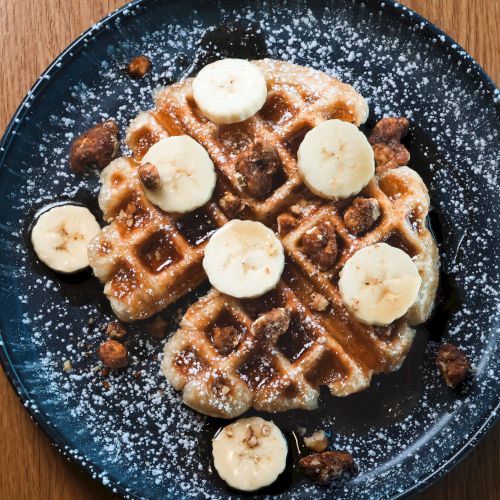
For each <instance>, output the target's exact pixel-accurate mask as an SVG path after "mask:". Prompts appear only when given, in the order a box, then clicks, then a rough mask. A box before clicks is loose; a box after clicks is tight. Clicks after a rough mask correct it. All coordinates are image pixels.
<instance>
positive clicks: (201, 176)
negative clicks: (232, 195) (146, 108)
mask: <svg viewBox="0 0 500 500" xmlns="http://www.w3.org/2000/svg"><path fill="white" fill-rule="evenodd" d="M146 163H149V164H151V165H153V166H154V167H156V170H157V175H158V176H159V182H158V183H157V184H158V185H157V187H156V188H155V189H149V188H147V187H146V185H145V186H144V191H145V193H146V196H147V197H148V199H149V200H150V201H151V203H153V204H154V205H156V206H158V207H159V208H161V209H162V210H164V211H165V212H179V213H184V212H190V211H192V210H195V209H196V208H198V207H201V206H202V205H204V204H205V203H207V202H208V200H210V198H211V196H212V193H213V191H214V188H215V181H216V175H215V169H214V164H213V162H212V160H211V159H210V156H208V153H207V151H206V150H205V148H204V147H203V146H201V145H200V144H198V143H197V142H196V141H195V140H194V139H192V138H191V137H189V136H188V135H179V136H174V137H167V138H165V139H162V140H160V141H158V142H157V143H156V144H153V146H151V148H150V149H149V150H148V152H147V153H146V154H145V155H144V158H143V159H142V164H143V165H144V164H146Z"/></svg>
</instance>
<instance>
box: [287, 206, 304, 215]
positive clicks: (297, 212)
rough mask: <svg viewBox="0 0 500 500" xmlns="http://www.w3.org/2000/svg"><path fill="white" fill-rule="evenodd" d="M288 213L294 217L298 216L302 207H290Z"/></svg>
mask: <svg viewBox="0 0 500 500" xmlns="http://www.w3.org/2000/svg"><path fill="white" fill-rule="evenodd" d="M290 212H292V213H293V214H295V215H300V214H301V213H302V207H301V206H300V205H292V206H291V207H290Z"/></svg>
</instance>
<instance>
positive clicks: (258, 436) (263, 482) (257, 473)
mask: <svg viewBox="0 0 500 500" xmlns="http://www.w3.org/2000/svg"><path fill="white" fill-rule="evenodd" d="M212 453H213V457H214V464H215V468H216V469H217V472H218V473H219V475H220V477H221V478H222V479H224V481H226V483H227V484H229V486H232V487H233V488H236V489H238V490H243V491H255V490H257V489H259V488H263V487H264V486H267V485H269V484H271V483H273V482H274V481H276V478H277V477H278V476H279V475H280V474H281V473H282V472H283V471H284V470H285V466H286V456H287V453H288V447H287V444H286V440H285V438H284V436H283V434H282V433H281V431H280V430H279V429H278V427H277V426H276V425H275V424H274V423H273V422H268V421H266V420H264V419H262V418H260V417H252V418H242V419H240V420H237V421H236V422H234V423H232V424H231V425H228V426H227V427H224V429H222V430H221V431H220V432H219V433H218V434H217V435H216V436H215V438H214V439H213V441H212Z"/></svg>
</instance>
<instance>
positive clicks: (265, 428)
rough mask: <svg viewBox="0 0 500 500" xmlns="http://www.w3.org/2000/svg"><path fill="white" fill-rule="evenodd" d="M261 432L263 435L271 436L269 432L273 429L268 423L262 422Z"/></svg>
mask: <svg viewBox="0 0 500 500" xmlns="http://www.w3.org/2000/svg"><path fill="white" fill-rule="evenodd" d="M260 432H261V434H262V435H263V436H269V432H271V430H270V429H269V426H268V425H266V424H262V427H261V428H260Z"/></svg>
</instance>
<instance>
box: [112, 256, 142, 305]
mask: <svg viewBox="0 0 500 500" xmlns="http://www.w3.org/2000/svg"><path fill="white" fill-rule="evenodd" d="M137 285H138V283H137V277H136V274H135V271H134V269H131V268H130V267H128V266H127V264H126V263H122V264H121V265H120V267H119V269H118V271H116V272H115V274H114V276H113V279H112V280H111V283H110V286H111V291H112V295H113V296H114V297H117V298H119V299H120V298H122V297H124V296H125V295H128V294H129V293H130V292H133V291H134V290H136V289H137Z"/></svg>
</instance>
